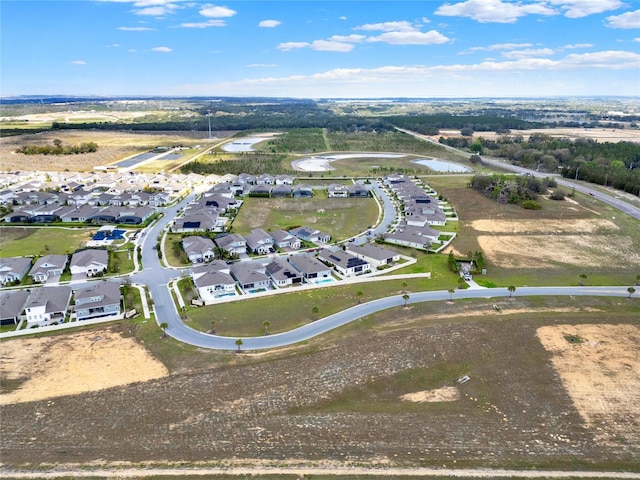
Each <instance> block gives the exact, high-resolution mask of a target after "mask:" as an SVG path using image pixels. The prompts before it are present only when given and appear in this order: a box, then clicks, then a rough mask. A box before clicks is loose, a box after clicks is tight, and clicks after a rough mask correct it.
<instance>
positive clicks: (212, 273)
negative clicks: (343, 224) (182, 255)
mask: <svg viewBox="0 0 640 480" xmlns="http://www.w3.org/2000/svg"><path fill="white" fill-rule="evenodd" d="M399 259H400V255H399V254H398V253H397V252H393V251H391V250H388V249H385V248H382V247H380V246H377V245H373V244H366V245H362V246H357V245H351V246H349V247H348V248H347V249H346V250H340V249H339V250H329V249H326V248H322V249H320V250H319V251H318V253H317V255H313V254H311V253H299V254H294V255H289V256H288V257H281V256H280V257H274V258H271V259H270V260H269V261H268V262H259V261H243V262H234V263H231V264H227V263H225V262H222V261H220V260H212V261H211V262H209V263H206V264H203V265H199V266H197V267H195V268H194V270H193V274H192V278H193V282H194V284H195V286H196V289H197V291H198V295H199V296H200V298H201V299H202V300H203V301H204V303H205V304H210V303H213V302H214V301H215V300H216V299H218V298H220V297H224V296H232V295H236V294H237V293H238V292H241V293H243V294H246V293H254V292H256V291H265V290H271V289H273V288H285V287H289V286H295V285H299V284H302V283H321V282H323V281H333V272H335V273H338V274H339V275H340V276H343V277H351V276H357V275H362V274H365V273H369V272H371V271H372V270H373V269H374V268H380V267H381V266H383V265H390V264H393V263H395V262H397V261H398V260H399Z"/></svg>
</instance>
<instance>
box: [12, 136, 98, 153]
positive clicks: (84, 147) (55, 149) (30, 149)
mask: <svg viewBox="0 0 640 480" xmlns="http://www.w3.org/2000/svg"><path fill="white" fill-rule="evenodd" d="M97 151H98V145H97V144H96V143H94V142H85V143H79V144H76V145H63V144H62V141H61V140H58V139H55V140H54V141H53V145H22V146H21V147H18V149H17V150H16V153H23V154H25V155H76V154H79V153H92V152H97Z"/></svg>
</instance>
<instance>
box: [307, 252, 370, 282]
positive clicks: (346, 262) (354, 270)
mask: <svg viewBox="0 0 640 480" xmlns="http://www.w3.org/2000/svg"><path fill="white" fill-rule="evenodd" d="M318 260H321V261H323V262H326V263H329V264H330V265H333V267H334V268H335V269H336V271H338V272H339V273H340V274H342V275H343V276H345V277H350V276H353V275H361V274H363V273H368V272H370V271H371V265H370V264H369V262H367V261H366V260H363V259H362V258H358V257H356V256H355V255H351V254H350V253H348V252H346V251H344V250H335V251H332V250H329V249H327V248H323V249H321V250H320V251H319V252H318Z"/></svg>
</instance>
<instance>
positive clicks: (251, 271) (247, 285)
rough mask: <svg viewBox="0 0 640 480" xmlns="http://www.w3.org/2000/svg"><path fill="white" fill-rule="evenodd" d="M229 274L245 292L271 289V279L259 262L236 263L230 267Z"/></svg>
mask: <svg viewBox="0 0 640 480" xmlns="http://www.w3.org/2000/svg"><path fill="white" fill-rule="evenodd" d="M231 274H232V275H233V277H234V278H235V279H236V280H237V281H238V284H239V285H240V287H241V288H242V290H243V291H245V292H247V291H255V290H269V289H270V288H271V279H270V278H269V277H268V276H267V274H266V268H265V266H264V265H262V264H261V263H260V262H253V261H248V262H236V263H234V264H232V265H231Z"/></svg>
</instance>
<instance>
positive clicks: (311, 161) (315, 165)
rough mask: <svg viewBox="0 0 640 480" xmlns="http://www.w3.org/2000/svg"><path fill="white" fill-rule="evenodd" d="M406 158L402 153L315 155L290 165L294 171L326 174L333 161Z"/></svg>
mask: <svg viewBox="0 0 640 480" xmlns="http://www.w3.org/2000/svg"><path fill="white" fill-rule="evenodd" d="M404 156H406V155H405V154H403V153H400V154H393V153H341V154H337V155H317V156H315V157H307V158H301V159H300V160H294V161H293V162H291V165H292V167H293V169H294V170H299V171H303V172H326V171H329V170H333V169H332V168H331V167H330V166H329V164H330V163H331V162H333V161H334V160H342V159H345V158H400V157H404Z"/></svg>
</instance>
